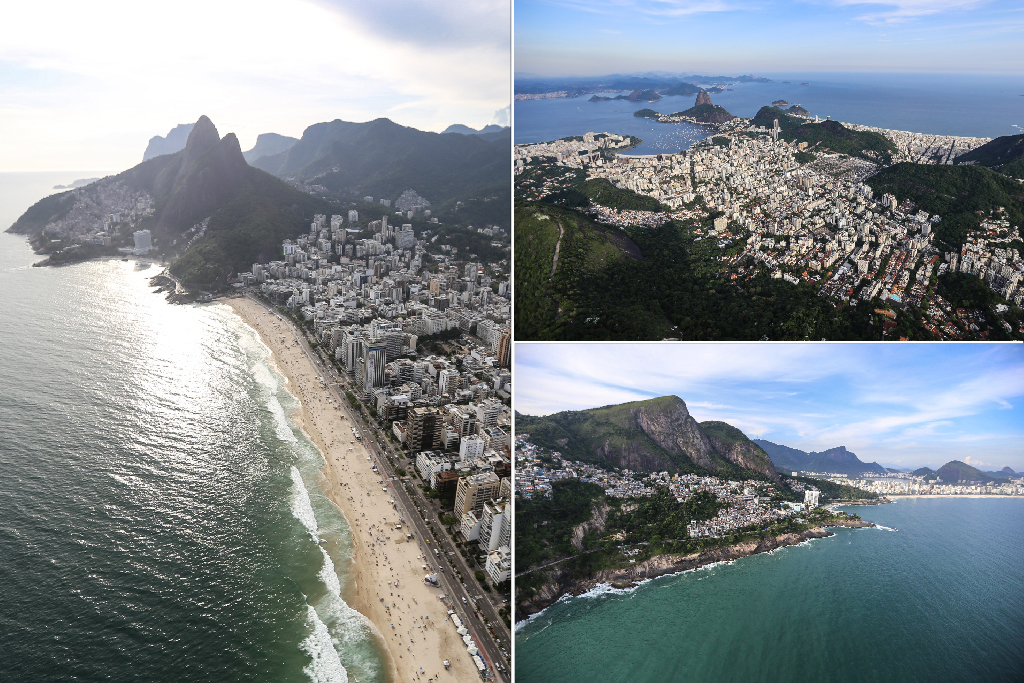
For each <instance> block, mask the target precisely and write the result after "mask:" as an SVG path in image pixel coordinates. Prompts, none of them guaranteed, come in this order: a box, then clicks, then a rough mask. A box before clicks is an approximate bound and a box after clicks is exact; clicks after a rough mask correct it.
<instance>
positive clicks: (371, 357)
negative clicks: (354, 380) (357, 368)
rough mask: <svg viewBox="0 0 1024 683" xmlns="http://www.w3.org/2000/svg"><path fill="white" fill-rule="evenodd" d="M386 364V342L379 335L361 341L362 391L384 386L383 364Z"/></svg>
mask: <svg viewBox="0 0 1024 683" xmlns="http://www.w3.org/2000/svg"><path fill="white" fill-rule="evenodd" d="M385 365H387V344H386V342H385V341H384V340H383V339H381V338H380V337H374V338H372V339H366V340H364V341H363V372H364V373H365V374H364V376H363V391H365V392H370V391H373V390H374V389H379V388H380V387H382V386H384V366H385Z"/></svg>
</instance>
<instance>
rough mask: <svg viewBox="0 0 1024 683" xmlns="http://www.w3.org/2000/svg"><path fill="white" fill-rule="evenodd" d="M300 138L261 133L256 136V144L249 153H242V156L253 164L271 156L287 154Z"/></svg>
mask: <svg viewBox="0 0 1024 683" xmlns="http://www.w3.org/2000/svg"><path fill="white" fill-rule="evenodd" d="M298 141H299V140H298V138H291V137H288V136H287V135H278V134H277V133H260V134H259V135H258V136H256V144H255V145H253V148H252V149H250V150H249V151H248V152H242V156H243V157H245V160H246V161H247V162H249V164H252V162H254V161H256V160H257V159H259V158H260V157H265V156H269V155H271V154H280V153H281V152H287V151H288V150H290V149H291V148H292V147H294V146H295V143H296V142H298Z"/></svg>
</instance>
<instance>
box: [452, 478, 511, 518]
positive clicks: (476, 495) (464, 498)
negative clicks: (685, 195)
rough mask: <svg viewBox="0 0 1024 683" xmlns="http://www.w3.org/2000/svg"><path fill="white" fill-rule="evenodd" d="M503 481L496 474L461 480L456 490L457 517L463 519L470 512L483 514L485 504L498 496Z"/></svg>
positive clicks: (478, 515) (478, 514)
mask: <svg viewBox="0 0 1024 683" xmlns="http://www.w3.org/2000/svg"><path fill="white" fill-rule="evenodd" d="M500 488H501V480H499V479H498V475H496V474H495V473H494V472H482V473H480V474H471V475H469V476H467V477H461V478H460V479H459V487H458V488H457V489H456V490H455V516H456V517H459V518H461V517H462V516H463V515H464V514H466V513H467V512H469V511H470V510H472V511H474V512H476V513H477V517H478V518H479V517H480V516H481V514H480V513H482V512H483V509H484V503H486V502H487V501H489V500H490V499H491V498H494V497H495V496H496V495H498V490H499V489H500Z"/></svg>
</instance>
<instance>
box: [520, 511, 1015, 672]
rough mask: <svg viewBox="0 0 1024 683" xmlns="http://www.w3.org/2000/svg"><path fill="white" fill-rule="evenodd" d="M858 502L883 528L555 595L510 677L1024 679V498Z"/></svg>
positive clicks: (530, 626)
mask: <svg viewBox="0 0 1024 683" xmlns="http://www.w3.org/2000/svg"><path fill="white" fill-rule="evenodd" d="M855 511H856V512H858V513H860V514H861V516H862V517H863V518H864V519H867V520H869V521H873V522H876V523H878V524H880V525H883V526H884V527H886V528H876V529H835V530H834V531H835V532H836V535H835V536H833V537H831V538H827V539H818V540H813V541H810V542H809V543H806V544H804V545H801V546H794V547H789V548H784V549H780V550H778V551H776V552H774V553H772V554H762V555H756V556H753V557H748V558H743V559H740V560H738V561H736V562H733V563H732V564H723V565H717V566H714V567H709V568H704V569H701V570H698V571H693V572H687V573H684V574H680V575H676V576H670V577H662V578H659V579H655V580H652V581H649V582H646V583H645V584H643V585H642V586H640V587H639V588H637V589H635V590H631V591H615V590H614V589H609V590H608V591H607V592H604V593H600V594H598V593H591V594H588V595H587V596H584V597H579V598H570V599H567V600H563V601H561V602H559V603H556V604H555V605H552V606H551V607H549V608H548V609H547V610H545V611H544V612H542V613H541V614H540V615H538V616H535V617H534V618H533V619H532V620H530V621H529V622H528V623H526V624H525V625H523V626H521V628H519V629H518V630H517V632H516V658H517V659H516V680H517V681H518V682H519V683H541V682H543V683H561V682H568V681H591V680H593V681H609V682H611V681H629V683H645V682H648V681H650V682H654V681H659V682H666V681H679V682H682V681H687V682H691V681H693V682H700V681H707V682H716V683H718V682H722V683H724V682H728V681H737V682H739V681H744V682H750V681H830V682H836V683H843V682H846V681H850V682H851V683H852V682H854V681H856V682H871V681H877V682H879V683H881V682H888V681H893V682H897V681H899V682H905V681H946V682H955V681H991V682H1003V681H1005V682H1007V683H1009V682H1011V681H1021V680H1024V499H1015V500H1009V499H990V498H985V499H978V498H973V499H922V498H918V499H906V500H900V501H899V502H897V503H895V504H893V505H884V506H878V507H867V508H855Z"/></svg>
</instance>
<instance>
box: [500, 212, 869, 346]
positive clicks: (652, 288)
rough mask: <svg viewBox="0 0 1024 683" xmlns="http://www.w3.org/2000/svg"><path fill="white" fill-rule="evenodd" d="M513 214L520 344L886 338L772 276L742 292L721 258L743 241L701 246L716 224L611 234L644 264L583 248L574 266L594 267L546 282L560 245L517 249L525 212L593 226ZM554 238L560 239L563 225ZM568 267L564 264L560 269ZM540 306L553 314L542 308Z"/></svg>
mask: <svg viewBox="0 0 1024 683" xmlns="http://www.w3.org/2000/svg"><path fill="white" fill-rule="evenodd" d="M516 207H517V209H516V211H517V214H516V215H517V218H516V231H515V232H516V235H515V239H516V289H515V306H516V339H517V340H524V341H525V340H562V339H565V340H577V341H601V340H621V341H632V340H660V339H664V338H666V337H670V338H678V339H681V340H705V341H715V340H758V339H762V338H767V339H769V340H804V339H815V340H820V339H822V338H827V339H847V340H870V339H879V338H880V335H881V332H880V331H878V330H879V327H878V326H877V325H874V326H872V325H870V324H869V320H870V315H871V309H870V308H869V307H864V306H862V307H858V308H857V309H852V310H847V309H843V310H837V309H836V308H835V306H833V305H832V303H831V302H829V301H828V300H826V299H824V298H822V297H819V296H818V295H817V294H816V292H815V289H814V288H813V287H811V286H809V285H804V284H801V285H798V286H795V287H794V286H793V285H790V284H789V283H787V282H785V281H783V280H780V279H772V278H770V277H769V276H768V275H767V274H757V275H755V276H753V277H751V279H750V280H748V281H746V282H744V283H743V284H742V287H738V286H737V285H736V283H734V282H733V281H731V280H726V279H724V278H722V277H721V276H720V262H719V261H718V259H719V258H721V257H722V256H728V255H730V254H734V253H738V252H739V251H741V250H742V248H743V242H742V241H735V242H733V243H732V244H729V245H723V246H718V243H716V241H715V240H709V239H701V240H700V241H697V240H696V239H695V238H696V237H698V236H699V235H698V234H697V233H696V230H697V229H701V230H704V231H706V230H707V228H709V227H710V225H711V222H712V221H713V220H714V215H709V216H708V217H707V218H706V219H705V220H704V221H703V222H702V223H701V224H700V225H694V224H692V223H686V224H683V223H677V222H674V221H671V222H668V223H665V224H664V225H661V226H659V227H632V226H627V227H626V228H625V229H623V230H620V229H617V228H616V229H612V230H607V229H606V232H607V233H609V234H614V235H617V236H621V237H626V238H628V240H629V244H630V245H632V248H634V249H635V250H636V251H635V253H636V255H637V258H636V259H632V258H620V259H607V258H606V259H603V260H602V259H599V258H590V257H588V253H589V250H590V249H591V248H592V247H591V246H589V245H591V244H594V245H599V244H603V243H604V242H602V241H597V242H589V241H586V240H584V241H581V242H580V243H578V245H577V246H576V248H575V249H574V250H573V252H571V253H572V257H573V258H572V260H571V261H568V262H567V263H588V264H590V267H587V268H580V267H574V268H572V270H571V272H570V271H567V275H569V276H568V277H566V278H564V279H562V278H559V277H558V273H556V277H555V278H554V279H553V281H551V282H550V283H549V282H547V281H545V280H544V279H543V278H548V277H549V276H550V275H551V263H552V256H553V249H554V246H553V243H552V246H551V250H552V251H550V252H545V253H541V252H538V251H536V250H531V249H530V248H529V245H528V244H524V245H523V246H522V247H520V240H525V239H527V238H528V237H529V236H530V235H532V234H533V232H532V228H530V227H529V226H530V225H533V226H537V225H538V224H536V223H530V224H528V223H524V222H523V221H522V220H520V215H521V214H520V213H519V211H521V210H523V209H526V210H528V211H531V212H534V213H536V212H538V211H540V212H542V213H547V214H549V215H551V216H555V215H558V216H559V217H560V220H561V223H562V225H563V226H572V227H575V226H582V230H581V232H582V233H583V234H593V232H594V229H593V228H591V226H594V223H593V221H591V220H590V219H589V218H587V217H586V216H583V215H582V214H580V213H578V212H575V211H570V210H568V209H564V208H556V207H553V206H551V205H549V204H544V203H520V202H517V204H516ZM546 225H548V226H550V224H546ZM521 226H523V227H525V228H526V229H522V228H521ZM588 228H590V229H588ZM550 229H551V228H550V227H549V228H548V230H550ZM554 230H555V232H556V233H557V226H555V228H554ZM549 234H550V233H549ZM532 239H537V238H536V237H533V238H532ZM562 248H563V249H564V248H565V245H564V244H563V247H562ZM581 250H582V251H581ZM563 253H564V252H563ZM600 253H602V252H600V251H598V254H600ZM641 255H642V260H640V256H641ZM561 263H562V259H561V257H560V259H559V267H561ZM524 271H528V272H530V273H531V274H532V275H531V276H530V277H529V278H527V279H525V280H524V279H523V278H522V277H521V275H520V273H521V272H524ZM538 278H541V279H538ZM541 301H545V302H547V305H539V303H540V302H541Z"/></svg>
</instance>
